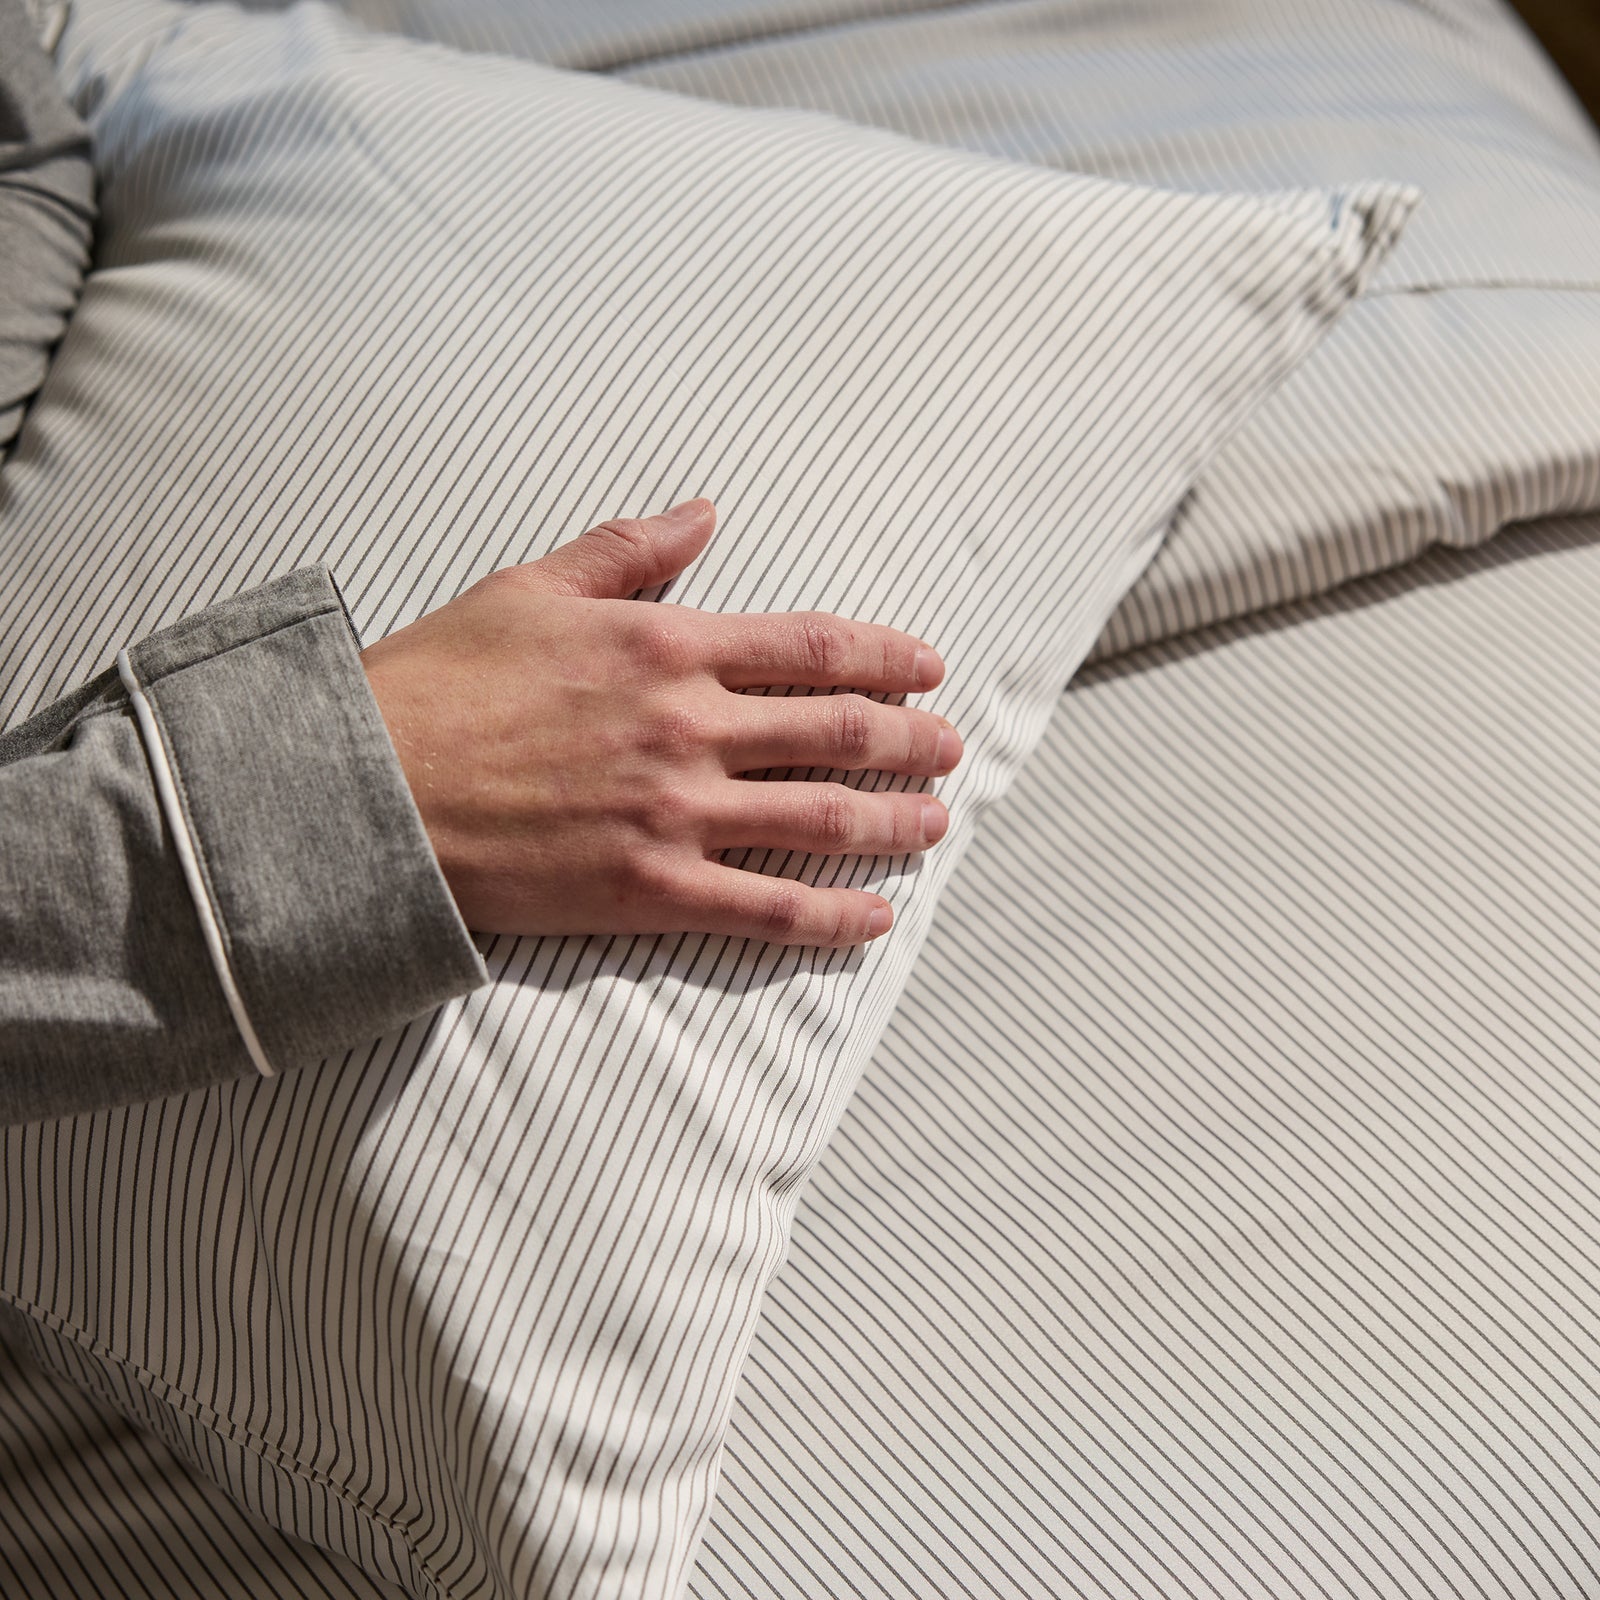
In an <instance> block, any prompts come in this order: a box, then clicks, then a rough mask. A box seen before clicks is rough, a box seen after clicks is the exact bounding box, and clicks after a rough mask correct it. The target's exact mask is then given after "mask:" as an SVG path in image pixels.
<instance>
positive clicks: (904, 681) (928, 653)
mask: <svg viewBox="0 0 1600 1600" xmlns="http://www.w3.org/2000/svg"><path fill="white" fill-rule="evenodd" d="M707 621H708V622H710V623H711V624H712V626H711V629H710V636H711V645H712V664H713V667H714V670H715V671H716V674H717V677H718V678H719V679H720V681H721V682H722V684H723V685H724V687H726V688H729V689H765V688H776V687H778V686H780V685H788V684H794V685H796V686H803V687H806V688H812V689H878V690H882V691H884V692H886V693H889V694H914V693H916V692H917V691H919V690H922V689H931V688H933V687H934V685H935V684H937V683H938V682H939V680H940V679H941V678H943V677H944V662H943V661H941V660H940V659H939V654H938V652H937V651H936V650H934V649H933V648H932V647H931V646H929V645H926V644H924V643H923V642H922V640H920V639H915V638H913V637H912V636H911V635H910V634H909V633H901V632H900V631H899V629H897V628H885V627H882V626H881V625H879V624H878V623H875V622H856V621H853V620H852V619H851V618H849V617H836V616H833V615H831V614H830V613H828V612H826V611H781V612H768V613H758V614H749V613H746V614H743V615H732V614H712V615H707Z"/></svg>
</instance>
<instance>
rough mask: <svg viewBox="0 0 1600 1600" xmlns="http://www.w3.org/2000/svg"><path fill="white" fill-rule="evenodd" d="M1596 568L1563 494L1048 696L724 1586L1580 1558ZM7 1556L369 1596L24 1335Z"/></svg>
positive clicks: (840, 1585) (776, 1332) (860, 1192)
mask: <svg viewBox="0 0 1600 1600" xmlns="http://www.w3.org/2000/svg"><path fill="white" fill-rule="evenodd" d="M1597 597H1600V519H1596V518H1591V519H1587V520H1585V521H1574V522H1571V523H1566V524H1563V523H1552V524H1545V525H1540V526H1533V527H1529V528H1527V529H1525V530H1521V529H1519V530H1515V531H1513V532H1511V533H1509V534H1507V535H1505V536H1504V537H1503V538H1502V539H1501V540H1499V541H1497V542H1496V543H1494V544H1492V545H1489V546H1487V547H1484V548H1482V549H1478V550H1474V551H1470V552H1439V553H1437V554H1435V555H1432V556H1429V557H1427V558H1425V559H1424V560H1423V561H1422V562H1420V563H1418V564H1417V565H1414V566H1411V567H1408V568H1405V569H1403V570H1401V571H1399V572H1394V573H1390V574H1386V575H1383V576H1380V577H1375V578H1369V579H1365V580H1362V581H1360V582H1359V583H1357V584H1355V585H1351V586H1348V587H1346V588H1344V589H1342V590H1340V591H1338V592H1336V593H1334V594H1330V595H1328V596H1325V597H1323V598H1321V599H1319V600H1316V601H1312V602H1307V603H1305V604H1303V605H1300V606H1297V607H1295V608H1293V609H1292V610H1289V611H1285V612H1279V613H1277V614H1275V615H1273V616H1270V617H1267V616H1263V617H1258V618H1254V619H1249V620H1246V621H1243V622H1238V623H1233V624H1229V625H1226V626H1225V627H1223V628H1218V629H1214V630H1209V631H1207V632H1205V633H1199V634H1192V635H1190V636H1188V637H1187V638H1185V639H1183V640H1179V641H1175V642H1174V643H1172V644H1170V645H1165V646H1160V647H1155V648H1153V649H1151V650H1148V651H1145V652H1140V653H1139V654H1137V655H1135V656H1130V657H1127V658H1124V660H1123V661H1122V662H1120V663H1111V664H1107V665H1105V666H1102V667H1098V668H1095V669H1092V671H1091V672H1089V673H1087V674H1086V675H1085V676H1084V678H1083V679H1082V680H1081V681H1080V684H1079V686H1077V687H1075V688H1074V689H1073V690H1072V691H1070V692H1069V693H1068V694H1067V695H1066V696H1065V697H1064V698H1063V700H1062V702H1061V704H1060V706H1059V708H1058V710H1057V712H1056V715H1055V717H1054V719H1053V721H1052V723H1051V727H1050V730H1049V732H1048V734H1047V735H1046V738H1045V742H1044V744H1043V746H1042V747H1041V749H1040V750H1039V752H1038V753H1037V755H1036V757H1035V758H1034V759H1033V760H1032V761H1031V762H1030V763H1029V765H1028V767H1027V769H1026V770H1025V771H1024V773H1023V776H1022V778H1021V780H1020V781H1019V783H1018V784H1017V786H1016V787H1015V788H1014V789H1013V791H1012V793H1011V795H1010V797H1009V798H1008V799H1007V800H1006V801H1005V802H1004V803H1003V804H1001V805H1000V806H998V807H996V808H994V809H993V810H992V811H991V812H990V813H989V815H988V817H987V818H986V821H985V827H984V829H983V831H982V833H981V835H980V837H979V839H978V841H977V842H976V843H975V845H974V846H973V848H972V849H971V850H970V851H969V852H968V854H967V857H966V859H965V860H964V861H963V863H962V865H961V866H960V868H959V869H958V870H957V871H956V873H955V874H954V876H953V877H952V879H951V882H950V884H949V887H948V888H947V890H946V893H945V896H944V899H943V901H942V902H941V911H940V920H939V923H938V924H937V926H936V927H935V930H934V932H933V934H932V936H931V937H930V939H929V941H928V943H927V945H926V946H925V949H924V956H923V959H922V960H921V961H920V962H919V964H918V968H917V971H916V973H915V975H914V976H913V978H912V981H911V984H910V986H909V987H908V989H907V991H906V995H905V998H904V1000H903V1002H902V1005H901V1007H900V1008H899V1010H898V1011H897V1012H896V1015H895V1017H894V1019H893V1020H892V1021H891V1023H890V1026H889V1029H888V1032H887V1033H886V1035H885V1037H884V1040H883V1042H882V1044H881V1046H880V1047H879V1049H878V1051H877V1052H876V1054H875V1056H874V1058H873V1060H872V1062H871V1064H870V1065H869V1066H868V1068H867V1070H866V1073H865V1076H864V1079H863V1082H862V1085H861V1087H860V1089H859V1090H858V1091H857V1094H856V1096H855V1098H854V1099H853V1101H852V1102H851V1105H850V1108H849V1109H848V1110H847V1112H846V1113H845V1117H844V1121H843V1124H842V1126H841V1128H840V1130H839V1132H838V1134H837V1135H836V1136H835V1138H834V1140H833V1142H832V1144H831V1146H830V1147H829V1150H828V1152H827V1153H826V1154H825V1156H824V1157H823V1159H822V1163H821V1165H820V1167H819V1169H818V1172H817V1174H816V1175H815V1177H814V1178H813V1180H812V1182H811V1183H810V1185H809V1186H808V1188H807V1190H806V1194H805V1196H804V1198H803V1199H802V1201H801V1204H800V1208H799V1215H798V1218H797V1222H796V1229H795V1238H794V1244H793V1247H792V1251H791V1255H790V1258H789V1261H788V1263H787V1264H786V1265H785V1266H784V1267H783V1268H782V1269H780V1271H779V1274H778V1277H777V1279H776V1281H775V1282H774V1284H773V1286H772V1288H771V1289H770V1290H769V1292H768V1297H767V1301H766V1305H765V1307H764V1310H763V1315H762V1319H761V1321H760V1323H759V1325H758V1327H757V1332H756V1337H755V1342H754V1345H753V1347H752V1351H751V1356H750V1360H749V1362H748V1364H747V1367H746V1374H745V1378H744V1382H743V1385H742V1388H741V1393H740V1397H739V1401H738V1404H737V1406H736V1408H735V1411H734V1420H733V1428H732V1436H731V1440H730V1445H729V1449H728V1452H727V1455H726V1457H725V1466H724V1472H723V1479H722V1484H721V1487H720V1490H719V1495H718V1504H717V1508H716V1510H715V1511H714V1513H713V1521H712V1525H711V1528H710V1530H709V1533H708V1535H707V1540H706V1543H705V1545H704V1547H703V1549H702V1552H701V1558H700V1563H699V1566H698V1569H697V1571H696V1572H695V1574H694V1575H693V1577H692V1579H691V1582H690V1592H691V1593H692V1594H694V1595H695V1596H697V1597H698V1600H835V1597H837V1600H845V1597H851V1600H863V1597H865V1600H913V1597H914V1600H924V1597H926V1596H928V1595H939V1596H957V1595H963V1596H972V1597H984V1600H987V1597H991V1596H992V1597H994V1600H1001V1597H1005V1600H1011V1597H1015V1596H1023V1595H1026V1596H1029V1597H1030V1600H1031V1597H1034V1596H1051V1597H1055V1596H1069V1595H1070V1596H1081V1597H1085V1600H1104V1597H1113V1596H1114V1597H1116V1600H1152V1597H1157V1596H1159V1597H1162V1600H1169V1597H1170V1600H1180V1597H1183V1600H1221V1597H1224V1596H1229V1597H1232V1596H1250V1597H1259V1600H1286V1597H1299V1596H1307V1597H1310V1596H1320V1597H1322V1600H1370V1597H1381V1600H1390V1597H1394V1596H1406V1597H1411V1596H1416V1595H1432V1596H1440V1597H1445V1596H1449V1597H1452V1600H1454V1597H1458V1596H1471V1597H1480V1596H1483V1597H1488V1596H1498V1597H1500V1600H1534V1597H1539V1600H1544V1597H1554V1596H1563V1597H1567V1596H1573V1595H1580V1594H1588V1593H1591V1592H1593V1591H1594V1590H1595V1589H1596V1587H1597V1586H1600V1576H1597V1574H1600V1515H1597V1507H1600V1445H1597V1443H1596V1439H1597V1428H1596V1419H1597V1418H1600V1338H1597V1335H1596V1332H1595V1330H1596V1328H1597V1327H1600V1245H1597V1243H1596V1229H1595V1225H1594V1212H1595V1210H1596V1206H1597V1200H1596V1195H1595V1193H1594V1190H1595V1186H1596V1180H1595V1172H1596V1169H1597V1167H1600V1101H1597V1096H1596V1092H1595V1083H1594V1063H1595V1060H1596V1058H1597V1055H1600V986H1597V985H1596V982H1595V971H1596V966H1597V963H1600V854H1597V852H1596V851H1595V849H1594V843H1593V839H1594V827H1593V811H1594V799H1593V797H1594V795H1595V794H1596V793H1600V739H1597V737H1596V733H1595V708H1596V706H1597V705H1600V658H1597V656H1596V652H1595V649H1594V624H1593V619H1594V615H1595V609H1596V601H1597ZM1068 793H1070V794H1071V796H1072V797H1073V799H1072V803H1071V804H1070V805H1068V804H1064V803H1063V796H1064V794H1068ZM8 1378H9V1380H10V1381H11V1383H12V1384H13V1386H14V1387H13V1388H12V1389H11V1390H10V1392H9V1393H7V1392H6V1389H7V1380H8ZM150 1486H159V1492H151V1487H150ZM7 1581H9V1582H11V1583H12V1584H13V1585H14V1586H15V1590H16V1592H17V1593H18V1594H24V1593H25V1594H27V1595H29V1596H32V1597H35V1600H81V1597H82V1596H83V1595H85V1594H100V1595H110V1594H126V1595H130V1596H139V1597H143V1596H149V1597H151V1600H290V1597H298V1596H302V1595H303V1596H305V1597H306V1600H325V1597H326V1600H382V1596H383V1595H384V1594H385V1593H386V1591H384V1590H383V1589H381V1587H380V1586H378V1585H376V1584H374V1583H371V1582H370V1581H367V1582H365V1584H363V1580H362V1579H361V1577H360V1575H359V1574H352V1573H350V1572H349V1571H348V1570H347V1569H345V1568H343V1567H342V1566H341V1565H340V1564H339V1563H337V1562H335V1561H333V1560H331V1559H330V1558H325V1557H323V1556H322V1555H321V1554H320V1553H319V1552H316V1551H311V1550H308V1549H306V1548H305V1547H302V1546H300V1545H298V1544H297V1543H295V1542H293V1541H290V1540H287V1539H284V1538H281V1537H278V1538H274V1536H272V1535H271V1534H270V1531H267V1530H261V1529H260V1528H258V1527H257V1526H255V1525H254V1524H253V1523H252V1520H251V1519H250V1518H248V1517H247V1516H246V1515H245V1514H244V1513H242V1512H241V1511H239V1510H238V1509H237V1508H236V1507H235V1506H233V1505H232V1504H231V1503H230V1502H228V1501H227V1500H226V1499H224V1498H223V1497H221V1496H220V1495H217V1494H215V1492H214V1491H211V1490H209V1489H208V1487H207V1486H206V1485H204V1484H203V1483H201V1482H200V1481H198V1480H197V1479H196V1478H195V1477H194V1476H193V1475H192V1474H187V1473H185V1472H184V1471H183V1469H182V1468H181V1467H179V1466H178V1465H177V1464H176V1463H174V1462H173V1461H171V1460H170V1459H167V1458H166V1457H165V1456H164V1455H163V1453H162V1450H161V1447H160V1446H159V1445H158V1444H155V1443H154V1442H151V1441H147V1440H144V1439H143V1438H141V1437H140V1436H139V1435H138V1434H137V1433H135V1432H134V1431H133V1430H132V1429H130V1428H129V1427H128V1426H127V1425H126V1424H123V1423H121V1422H120V1420H118V1419H116V1418H114V1417H109V1416H106V1415H97V1414H96V1413H95V1411H94V1410H93V1409H92V1408H90V1407H89V1406H88V1404H87V1402H86V1401H84V1400H83V1399H82V1398H81V1397H79V1396H77V1395H74V1394H71V1393H68V1392H64V1391H57V1390H55V1389H54V1388H53V1387H51V1386H50V1385H49V1384H48V1382H47V1381H44V1380H40V1379H35V1380H33V1381H32V1382H31V1383H29V1382H28V1381H27V1380H26V1379H21V1380H20V1381H19V1375H18V1374H17V1373H16V1372H15V1370H14V1369H11V1370H10V1371H8V1370H5V1369H0V1587H4V1584H5V1583H6V1582H7ZM6 1592H7V1593H8V1594H9V1593H10V1592H11V1590H10V1589H7V1590H6Z"/></svg>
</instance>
